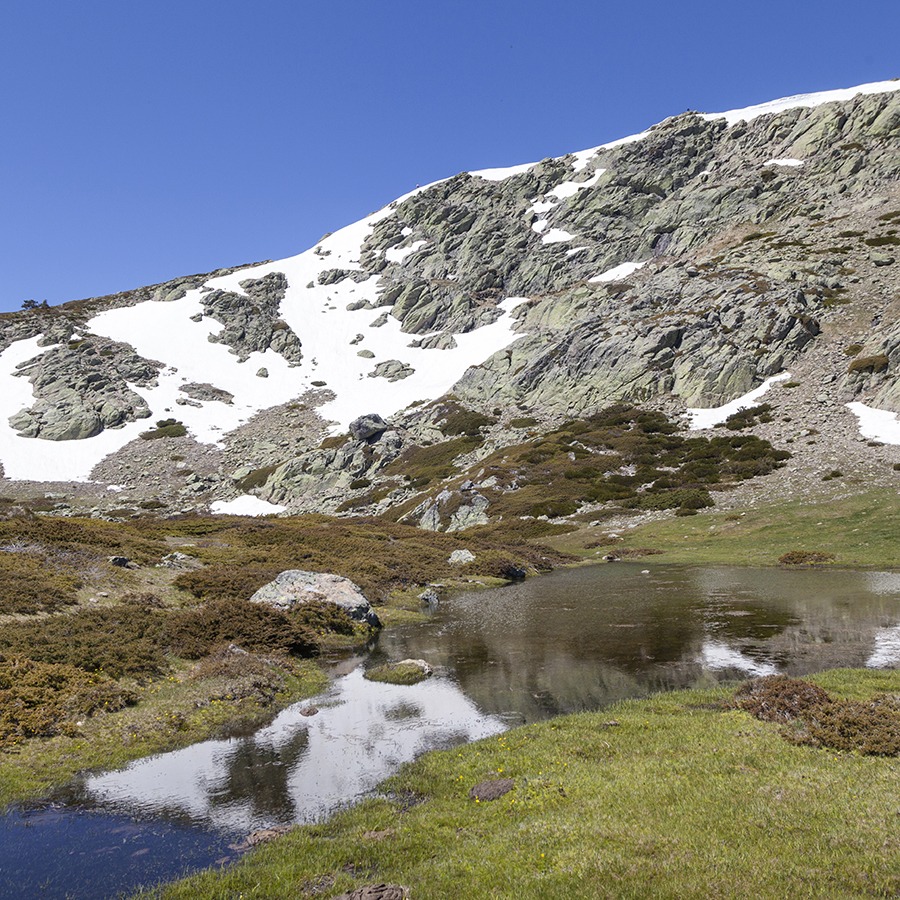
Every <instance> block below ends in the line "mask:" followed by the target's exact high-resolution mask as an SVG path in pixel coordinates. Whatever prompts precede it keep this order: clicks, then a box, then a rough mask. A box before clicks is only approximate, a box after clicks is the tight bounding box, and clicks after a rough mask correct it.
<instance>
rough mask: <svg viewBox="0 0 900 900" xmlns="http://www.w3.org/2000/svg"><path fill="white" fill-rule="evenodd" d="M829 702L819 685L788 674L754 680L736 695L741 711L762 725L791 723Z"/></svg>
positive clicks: (743, 685)
mask: <svg viewBox="0 0 900 900" xmlns="http://www.w3.org/2000/svg"><path fill="white" fill-rule="evenodd" d="M828 702H830V698H829V696H828V693H827V692H826V691H825V690H823V689H822V688H820V687H819V686H818V685H815V684H811V683H810V682H808V681H802V680H801V679H799V678H790V677H788V676H787V675H766V676H765V677H763V678H754V679H753V680H752V681H748V682H746V683H745V684H742V685H741V686H740V687H739V688H738V689H737V691H736V692H735V695H734V705H735V706H736V707H737V708H738V709H742V710H744V711H745V712H748V713H750V715H751V716H753V717H754V718H756V719H761V720H762V721H763V722H780V723H784V722H790V721H793V720H794V719H797V718H799V717H800V716H802V715H804V714H805V713H808V712H809V711H810V710H812V709H814V708H816V707H818V706H821V704H823V703H828Z"/></svg>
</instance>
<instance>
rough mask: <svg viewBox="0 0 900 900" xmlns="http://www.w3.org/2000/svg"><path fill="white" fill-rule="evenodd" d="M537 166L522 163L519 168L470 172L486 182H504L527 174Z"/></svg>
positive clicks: (508, 167) (510, 167)
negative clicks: (515, 176) (514, 176)
mask: <svg viewBox="0 0 900 900" xmlns="http://www.w3.org/2000/svg"><path fill="white" fill-rule="evenodd" d="M536 165H537V163H536V162H530V163H522V164H521V165H518V166H506V167H505V168H497V169H478V171H476V172H469V174H470V175H475V176H476V177H478V178H483V179H484V180H485V181H503V180H504V179H506V178H512V176H513V175H521V174H522V173H523V172H527V171H528V170H529V169H530V168H531V167H532V166H536Z"/></svg>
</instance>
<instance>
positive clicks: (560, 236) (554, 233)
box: [535, 223, 575, 244]
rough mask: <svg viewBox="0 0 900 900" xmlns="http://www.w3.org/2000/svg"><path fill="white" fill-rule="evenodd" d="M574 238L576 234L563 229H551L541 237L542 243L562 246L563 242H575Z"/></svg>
mask: <svg viewBox="0 0 900 900" xmlns="http://www.w3.org/2000/svg"><path fill="white" fill-rule="evenodd" d="M535 224H537V223H535ZM574 237H575V235H574V234H569V232H568V231H563V230H562V229H561V228H551V229H550V230H549V231H548V232H547V233H546V234H542V235H541V241H542V242H543V243H545V244H561V243H563V241H571V240H573V239H574Z"/></svg>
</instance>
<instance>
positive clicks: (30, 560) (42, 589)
mask: <svg viewBox="0 0 900 900" xmlns="http://www.w3.org/2000/svg"><path fill="white" fill-rule="evenodd" d="M80 586H81V583H80V581H79V579H78V578H77V577H75V576H74V575H70V574H63V573H59V572H54V571H53V570H52V569H51V568H48V565H47V561H46V558H45V556H44V554H43V553H23V552H10V551H7V552H0V615H8V614H10V613H20V614H21V613H25V614H32V613H39V612H53V611H55V610H58V609H61V608H62V607H63V606H66V605H68V604H72V603H74V602H75V600H76V597H75V594H76V592H77V590H78V588H79V587H80Z"/></svg>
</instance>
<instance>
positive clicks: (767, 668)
mask: <svg viewBox="0 0 900 900" xmlns="http://www.w3.org/2000/svg"><path fill="white" fill-rule="evenodd" d="M700 663H701V664H702V665H703V667H704V668H706V669H712V670H713V671H718V670H729V669H734V670H736V671H738V672H746V673H747V674H748V675H775V674H776V673H777V672H778V669H776V668H775V666H773V665H772V664H771V663H758V662H756V661H755V660H753V659H751V658H750V657H749V656H747V655H746V654H744V653H741V651H740V650H735V649H734V648H733V647H729V646H728V644H724V643H722V642H721V641H704V642H703V646H702V647H701V649H700Z"/></svg>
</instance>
